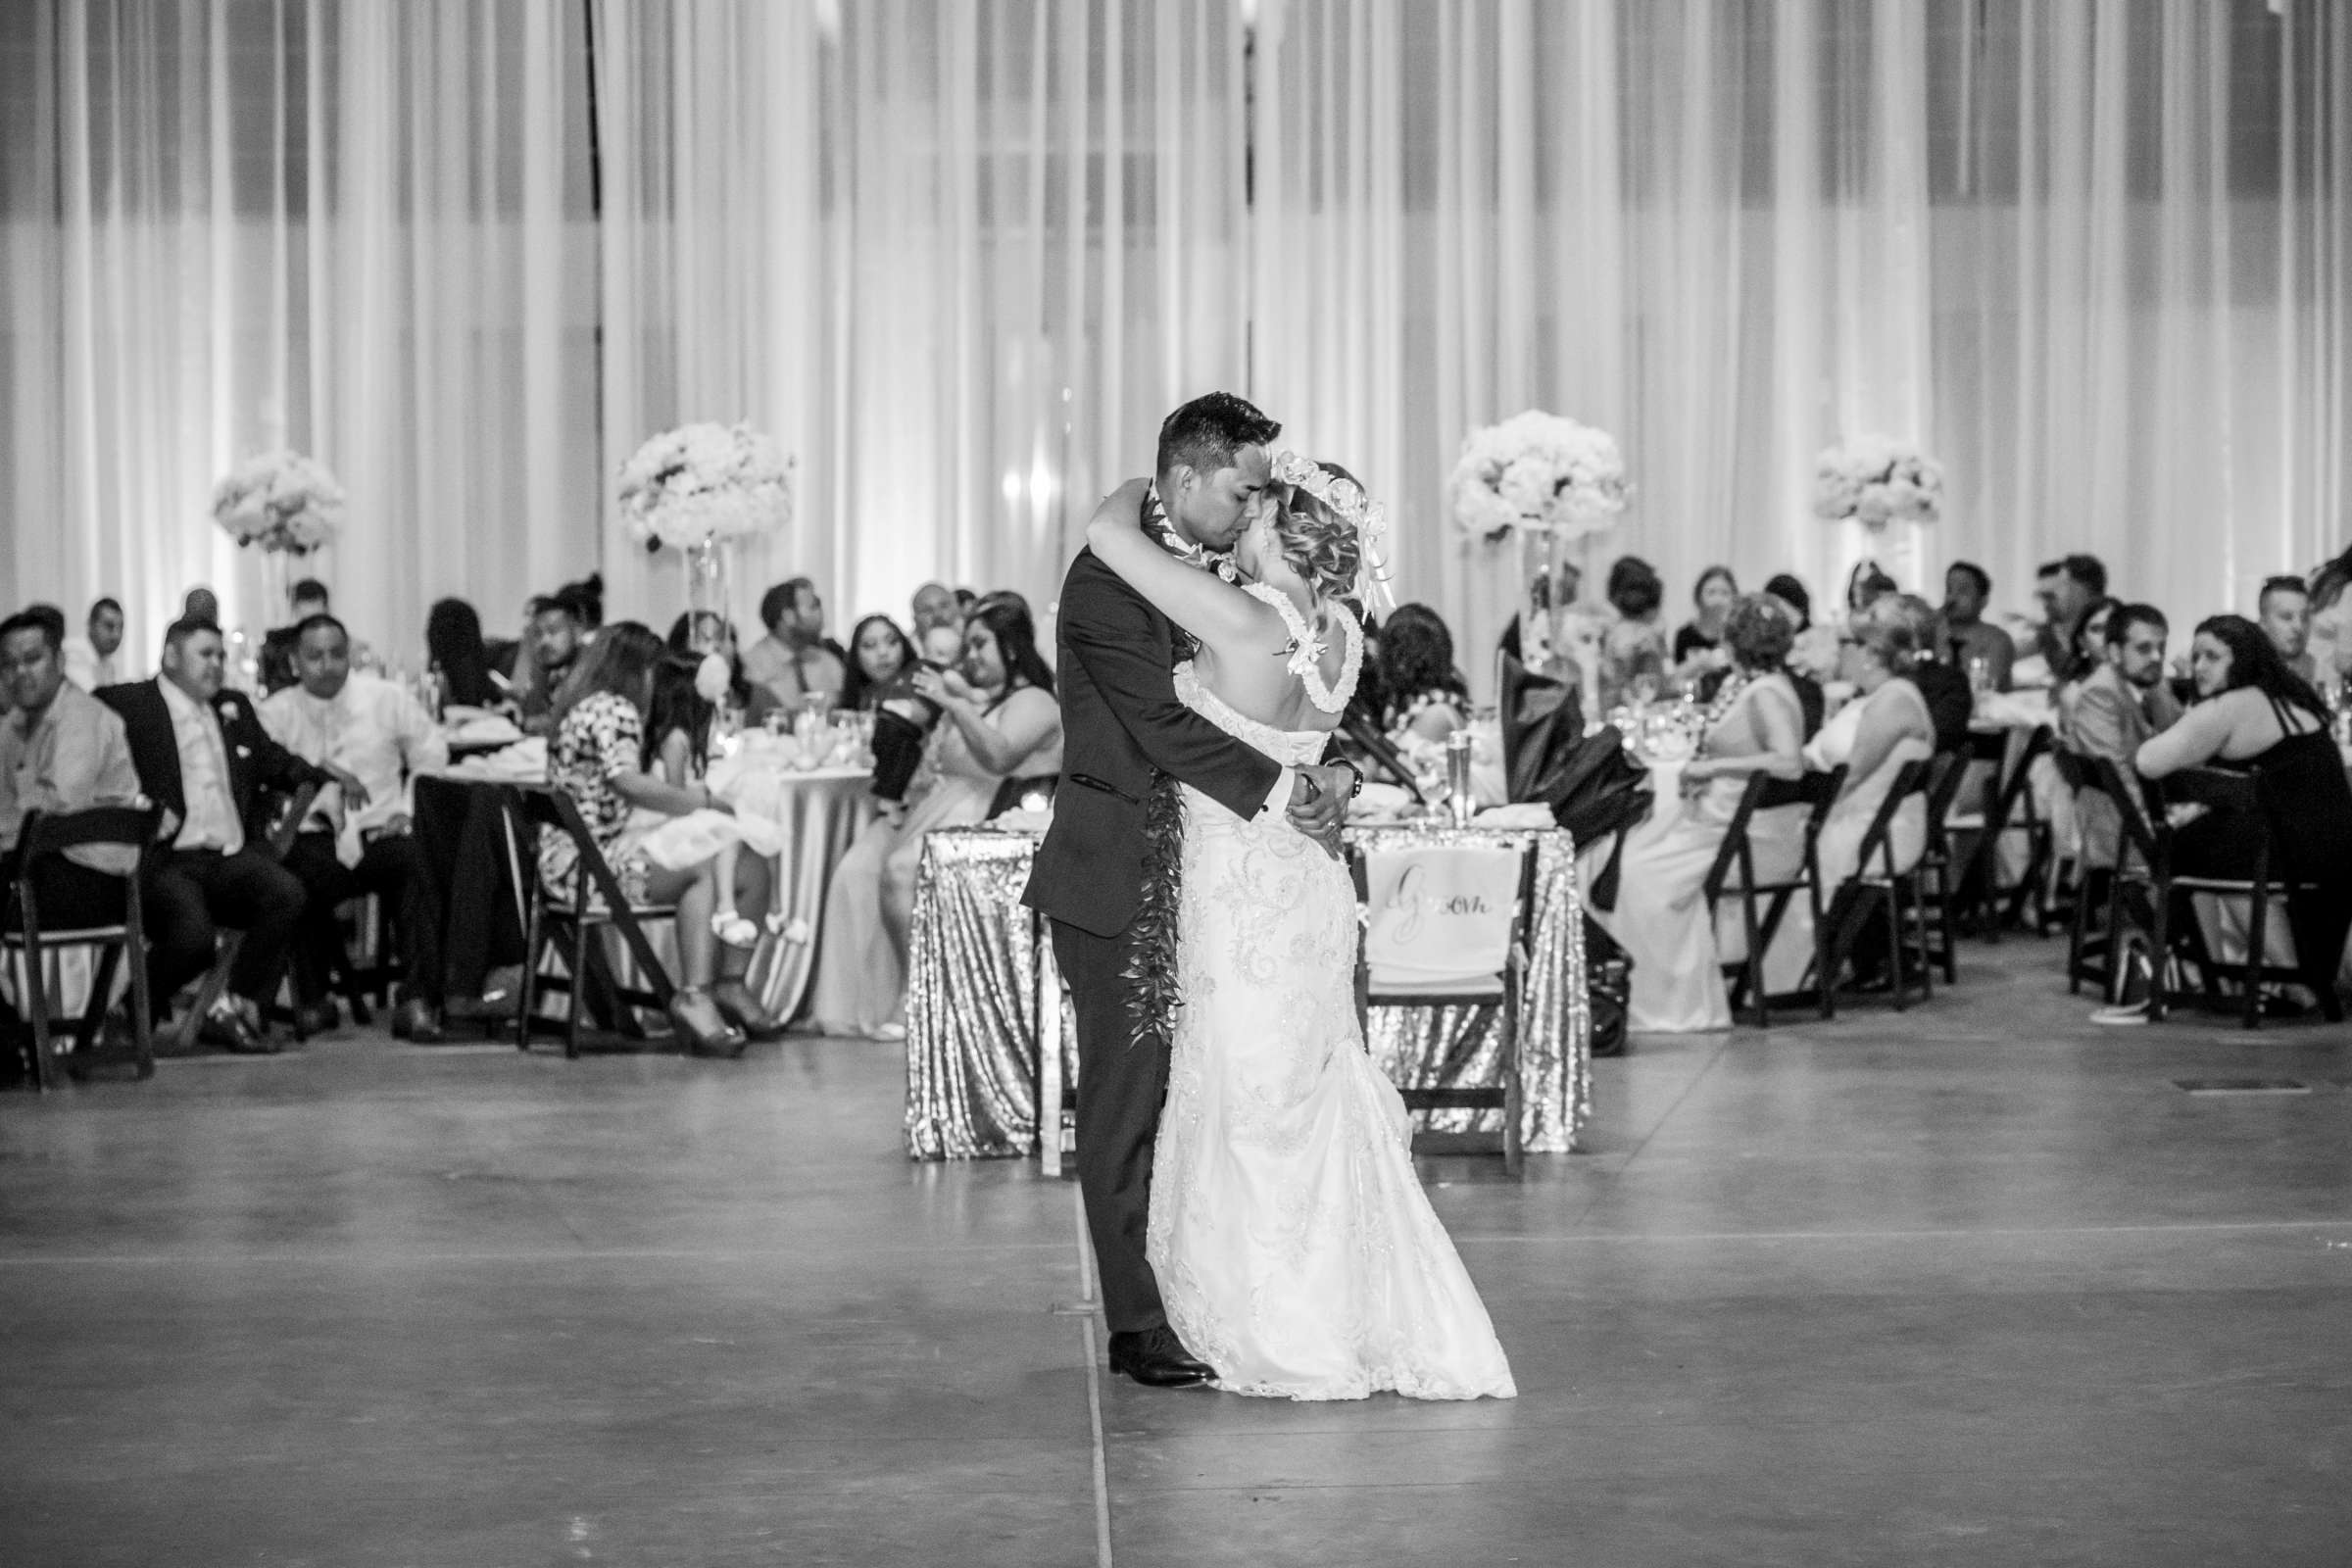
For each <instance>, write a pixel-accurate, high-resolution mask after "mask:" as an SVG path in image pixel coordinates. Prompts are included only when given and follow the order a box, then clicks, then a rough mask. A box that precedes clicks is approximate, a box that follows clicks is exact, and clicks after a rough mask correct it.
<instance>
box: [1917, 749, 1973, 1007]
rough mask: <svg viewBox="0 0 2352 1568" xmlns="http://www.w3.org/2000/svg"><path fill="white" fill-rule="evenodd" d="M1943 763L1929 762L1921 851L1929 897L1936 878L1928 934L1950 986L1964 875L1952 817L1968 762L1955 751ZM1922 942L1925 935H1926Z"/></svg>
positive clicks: (1956, 976) (1956, 969)
mask: <svg viewBox="0 0 2352 1568" xmlns="http://www.w3.org/2000/svg"><path fill="white" fill-rule="evenodd" d="M1941 761H1942V763H1943V765H1942V766H1941V767H1937V766H1936V764H1935V763H1934V762H1931V763H1930V764H1929V766H1930V768H1931V773H1930V776H1929V779H1928V837H1927V846H1926V848H1925V849H1923V850H1921V851H1920V856H1919V879H1920V891H1921V894H1922V896H1923V897H1925V896H1927V882H1928V880H1929V879H1930V878H1931V877H1932V878H1934V879H1935V883H1936V890H1935V894H1934V898H1935V901H1936V925H1935V927H1934V928H1933V930H1932V931H1930V932H1929V933H1928V935H1932V936H1933V937H1934V938H1935V939H1936V954H1935V956H1936V959H1937V960H1938V961H1940V962H1941V963H1942V964H1943V978H1944V983H1945V984H1947V985H1958V984H1959V983H1960V919H1959V906H1960V899H1961V895H1962V889H1963V882H1964V878H1963V876H1962V874H1961V871H1960V867H1959V864H1958V862H1957V861H1956V860H1955V859H1954V858H1953V856H1952V837H1951V829H1950V820H1951V812H1952V805H1953V803H1954V802H1955V801H1957V800H1958V799H1959V797H1960V785H1961V781H1962V780H1963V778H1965V776H1966V775H1967V772H1968V765H1967V763H1966V762H1965V761H1964V760H1962V759H1961V758H1960V757H1958V756H1957V755H1955V754H1953V753H1949V752H1947V753H1945V754H1944V755H1943V757H1942V758H1941ZM1922 940H1923V941H1924V940H1925V938H1924V937H1923V939H1922Z"/></svg>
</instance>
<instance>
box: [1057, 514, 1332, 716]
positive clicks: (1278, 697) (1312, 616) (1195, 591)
mask: <svg viewBox="0 0 2352 1568" xmlns="http://www.w3.org/2000/svg"><path fill="white" fill-rule="evenodd" d="M1148 491H1149V486H1148V485H1146V484H1145V483H1144V482H1143V481H1142V480H1133V481H1130V482H1129V483H1127V484H1125V485H1122V486H1120V487H1119V488H1118V489H1117V490H1114V491H1112V492H1111V493H1110V495H1109V496H1107V497H1105V498H1104V500H1103V505H1102V506H1101V507H1100V508H1098V509H1097V510H1096V513H1095V516H1096V519H1097V520H1096V522H1095V524H1094V525H1093V526H1091V527H1090V528H1089V529H1088V538H1089V540H1090V541H1091V542H1092V544H1093V547H1094V551H1095V554H1096V555H1097V556H1098V557H1099V558H1100V559H1101V560H1102V562H1103V564H1104V565H1106V566H1108V567H1110V569H1111V570H1113V571H1115V572H1117V573H1118V574H1119V575H1120V576H1121V577H1123V578H1125V579H1126V581H1127V582H1128V583H1129V584H1131V585H1132V586H1133V587H1134V588H1135V590H1136V591H1137V592H1138V593H1141V594H1142V595H1143V596H1144V597H1145V598H1146V599H1148V600H1150V601H1151V602H1152V605H1153V607H1154V608H1156V609H1157V610H1158V611H1159V612H1160V613H1162V614H1164V615H1166V616H1167V617H1168V618H1169V619H1170V620H1172V621H1174V622H1175V623H1176V624H1177V625H1179V626H1182V627H1183V628H1184V629H1185V630H1186V631H1188V632H1190V633H1192V635H1193V637H1194V639H1195V640H1196V641H1197V642H1198V643H1199V644H1200V652H1199V653H1198V654H1197V655H1196V656H1195V658H1194V661H1193V672H1194V674H1195V675H1196V676H1198V677H1199V678H1200V681H1201V685H1203V686H1205V687H1207V688H1208V689H1209V690H1210V691H1211V692H1213V693H1215V694H1216V696H1217V697H1218V698H1219V699H1220V700H1222V701H1223V702H1224V703H1225V704H1226V706H1228V707H1230V708H1231V709H1233V711H1235V712H1237V713H1240V714H1241V715H1242V716H1244V717H1245V718H1250V719H1254V720H1255V721H1257V722H1258V723H1260V724H1269V725H1272V726H1273V727H1274V728H1276V729H1280V730H1288V731H1291V732H1293V733H1299V732H1303V731H1309V730H1332V729H1337V728H1338V727H1339V722H1340V714H1341V712H1342V711H1345V710H1346V707H1347V695H1348V692H1350V691H1352V690H1353V689H1354V685H1355V674H1356V668H1357V666H1358V665H1359V664H1360V662H1361V660H1362V639H1363V632H1362V629H1361V628H1360V627H1359V626H1358V625H1357V624H1356V622H1355V617H1354V616H1353V615H1351V614H1349V613H1348V609H1347V607H1346V606H1344V605H1339V604H1335V603H1333V602H1331V601H1329V600H1320V599H1311V596H1309V597H1310V602H1309V603H1308V604H1307V605H1304V606H1301V605H1300V604H1299V601H1298V599H1296V598H1291V597H1288V596H1285V595H1284V594H1283V592H1282V591H1281V590H1280V589H1276V588H1273V587H1270V586H1268V585H1266V584H1263V583H1256V584H1249V585H1239V584H1235V583H1229V582H1226V581H1224V580H1223V579H1222V578H1220V577H1218V576H1217V575H1216V574H1215V573H1213V572H1210V571H1206V570H1203V569H1202V568H1201V567H1199V566H1196V565H1191V564H1186V563H1184V562H1182V561H1179V560H1177V559H1176V558H1175V557H1173V556H1171V555H1169V554H1168V553H1167V552H1166V551H1165V550H1163V549H1161V548H1160V547H1159V546H1158V545H1157V544H1155V543H1153V542H1152V540H1151V539H1150V538H1149V537H1147V536H1146V535H1145V533H1144V532H1143V529H1142V527H1141V522H1142V516H1143V507H1144V498H1145V495H1146V494H1147V493H1148ZM1273 600H1280V601H1281V602H1282V605H1287V606H1288V608H1289V609H1290V610H1291V612H1292V613H1293V614H1294V615H1296V616H1297V622H1296V624H1294V623H1293V621H1292V620H1291V619H1290V618H1289V617H1286V616H1285V615H1284V613H1283V609H1282V607H1281V606H1279V605H1277V604H1275V603H1272V602H1270V601H1273ZM1300 631H1303V632H1304V633H1305V634H1306V635H1305V637H1304V638H1303V639H1301V638H1300V636H1299V632H1300ZM1302 640H1303V641H1304V643H1305V644H1306V645H1307V646H1309V647H1313V646H1314V645H1317V644H1319V645H1320V646H1321V652H1320V653H1319V654H1318V655H1317V656H1316V657H1315V659H1314V661H1313V662H1312V665H1311V666H1310V667H1311V668H1312V670H1313V675H1314V684H1315V685H1316V686H1317V687H1319V688H1320V690H1321V691H1322V693H1323V694H1324V696H1325V699H1326V701H1332V700H1333V699H1334V698H1335V697H1336V699H1337V700H1336V703H1335V704H1334V706H1333V707H1332V708H1331V709H1329V710H1327V709H1325V708H1322V707H1318V706H1317V705H1316V703H1315V700H1314V695H1313V694H1312V693H1311V692H1310V691H1309V688H1308V677H1307V675H1306V674H1305V672H1304V671H1303V670H1301V669H1299V668H1295V667H1294V662H1295V661H1296V660H1297V656H1298V654H1299V650H1300V644H1301V641H1302ZM1343 683H1345V688H1346V689H1345V690H1343V689H1342V687H1343Z"/></svg>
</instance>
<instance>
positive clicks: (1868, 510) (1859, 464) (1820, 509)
mask: <svg viewBox="0 0 2352 1568" xmlns="http://www.w3.org/2000/svg"><path fill="white" fill-rule="evenodd" d="M1813 515H1815V516H1817V517H1821V518H1823V519H1824V520H1826V521H1829V522H1843V521H1845V520H1846V519H1847V518H1849V517H1850V518H1852V519H1853V520H1854V521H1856V522H1859V523H1860V524H1862V526H1863V527H1865V528H1868V529H1870V530H1871V531H1872V532H1873V533H1876V532H1878V531H1879V530H1880V529H1882V528H1885V527H1886V526H1887V524H1888V523H1890V522H1919V523H1929V522H1934V521H1935V520H1936V518H1937V517H1939V516H1941V515H1943V469H1942V468H1941V467H1940V466H1938V465H1937V464H1936V460H1935V459H1933V458H1931V457H1928V456H1927V455H1926V454H1924V453H1922V452H1920V451H1918V450H1917V449H1916V448H1913V447H1908V446H1905V445H1904V444H1902V443H1901V442H1899V441H1892V440H1888V439H1887V437H1885V436H1878V435H1865V436H1856V437H1854V438H1853V439H1851V440H1848V441H1845V442H1843V443H1841V444H1839V445H1838V446H1834V447H1830V448H1828V449H1827V450H1825V451H1824V452H1823V453H1822V455H1821V462H1820V466H1819V468H1818V470H1817V473H1816V477H1815V482H1814V490H1813Z"/></svg>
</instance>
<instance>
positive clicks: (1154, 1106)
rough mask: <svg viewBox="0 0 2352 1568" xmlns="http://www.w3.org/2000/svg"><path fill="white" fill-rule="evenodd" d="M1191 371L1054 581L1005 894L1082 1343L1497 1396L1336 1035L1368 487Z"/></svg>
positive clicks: (1365, 1078)
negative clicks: (1294, 447) (1059, 1031)
mask: <svg viewBox="0 0 2352 1568" xmlns="http://www.w3.org/2000/svg"><path fill="white" fill-rule="evenodd" d="M1280 433H1281V426H1280V425H1278V424H1276V423H1275V422H1274V421H1273V420H1271V419H1269V418H1267V417H1265V416H1264V415H1263V414H1261V413H1259V412H1258V411H1257V410H1256V409H1255V408H1252V407H1251V406H1250V404H1248V403H1247V402H1244V401H1243V400H1242V399H1240V398H1237V397H1234V396H1231V395H1230V394H1227V393H1211V394H1210V395H1208V396H1206V397H1203V398H1199V399H1196V400H1195V401H1193V402H1191V403H1188V404H1186V405H1185V406H1184V407H1183V408H1180V409H1178V410H1177V411H1176V412H1175V413H1174V414H1172V415H1170V416H1169V417H1168V418H1167V420H1166V422H1165V423H1163V424H1162V425H1161V426H1160V433H1159V449H1158V453H1157V464H1156V467H1157V477H1156V480H1154V481H1152V482H1147V481H1144V480H1141V479H1138V480H1133V481H1131V482H1129V483H1128V484H1126V485H1124V486H1122V487H1121V488H1120V489H1118V490H1117V491H1115V492H1113V493H1112V494H1111V495H1110V496H1109V497H1108V498H1107V499H1105V500H1104V501H1103V505H1102V507H1101V509H1100V510H1098V511H1097V513H1096V514H1095V517H1094V521H1093V522H1092V523H1091V524H1090V526H1089V527H1088V530H1087V538H1088V548H1087V549H1086V550H1085V551H1082V552H1081V553H1080V554H1079V556H1078V559H1077V560H1076V561H1075V562H1073V563H1072V564H1071V566H1070V571H1069V576H1068V578H1067V580H1066V581H1065V582H1064V583H1063V585H1062V592H1061V604H1060V616H1059V619H1060V631H1059V639H1058V641H1059V652H1060V658H1059V661H1058V663H1057V668H1056V674H1057V678H1058V680H1059V683H1060V687H1061V692H1060V696H1061V706H1062V732H1063V746H1064V760H1063V764H1062V786H1061V789H1060V791H1059V792H1058V798H1057V799H1056V801H1055V804H1054V826H1053V828H1052V830H1051V831H1050V832H1049V833H1048V834H1047V835H1046V839H1045V842H1044V844H1043V845H1041V846H1040V848H1039V850H1038V854H1037V860H1036V866H1035V869H1034V870H1033V872H1032V873H1031V876H1030V881H1029V887H1028V891H1027V893H1026V894H1025V895H1024V900H1025V902H1026V903H1027V904H1028V905H1029V906H1030V907H1033V908H1036V909H1038V910H1040V911H1042V912H1043V913H1045V914H1046V915H1048V916H1049V917H1050V918H1051V920H1052V923H1053V939H1054V956H1055V958H1056V959H1057V960H1058V962H1059V963H1060V966H1061V973H1062V977H1063V979H1064V980H1066V981H1067V982H1068V984H1069V988H1070V999H1071V1002H1072V1005H1073V1006H1074V1008H1075V1011H1076V1020H1077V1029H1078V1054H1079V1071H1078V1152H1077V1165H1078V1179H1079V1183H1080V1186H1081V1188H1082V1190H1083V1192H1084V1195H1085V1199H1086V1214H1087V1226H1088V1229H1089V1231H1090V1232H1091V1234H1092V1236H1093V1238H1094V1246H1095V1255H1096V1259H1097V1262H1098V1264H1099V1266H1100V1271H1101V1275H1102V1289H1103V1312H1104V1316H1105V1318H1106V1319H1107V1323H1108V1327H1109V1329H1110V1365H1111V1369H1112V1370H1113V1371H1114V1372H1123V1373H1126V1374H1127V1375H1128V1376H1130V1377H1133V1378H1134V1379H1135V1380H1136V1381H1137V1382H1139V1383H1144V1384H1148V1385H1151V1386H1154V1387H1163V1388H1165V1387H1182V1386H1185V1385H1190V1384H1198V1383H1207V1382H1214V1383H1215V1384H1216V1385H1217V1386H1218V1387H1220V1388H1224V1389H1229V1390H1232V1391H1234V1392H1237V1393H1243V1394H1254V1395H1268V1396H1279V1397H1289V1398H1295V1399H1349V1398H1361V1397H1365V1396H1367V1395H1370V1394H1373V1393H1376V1392H1379V1391H1381V1390H1388V1389H1393V1390H1395V1391H1397V1393H1399V1394H1403V1395H1408V1396H1411V1397H1419V1398H1476V1397H1480V1396H1483V1395H1493V1396H1496V1397H1510V1396H1511V1395H1512V1394H1514V1393H1515V1392H1516V1391H1515V1389H1514V1388H1513V1385H1512V1382H1511V1373H1510V1367H1509V1364H1508V1362H1507V1361H1506V1360H1505V1359H1504V1356H1503V1353H1502V1348H1501V1347H1500V1345H1498V1344H1497V1343H1496V1342H1495V1331H1494V1328H1493V1326H1492V1325H1491V1324H1490V1323H1489V1321H1488V1318H1487V1312H1486V1308H1485V1306H1484V1305H1483V1304H1481V1302H1480V1300H1479V1298H1478V1292H1477V1290H1476V1288H1475V1287H1473V1286H1472V1284H1471V1283H1470V1277H1469V1275H1468V1273H1467V1272H1466V1271H1465V1270H1464V1269H1463V1267H1462V1264H1461V1260H1460V1258H1459V1257H1457V1256H1456V1255H1455V1252H1454V1250H1453V1244H1452V1242H1451V1241H1450V1240H1449V1239H1448V1238H1447V1237H1446V1232H1445V1229H1444V1227H1443V1226H1442V1225H1440V1223H1439V1222H1438V1217H1437V1215H1436V1213H1435V1212H1434V1211H1433V1210H1432V1209H1431V1208H1430V1205H1429V1201H1428V1199H1427V1197H1426V1196H1424V1194H1423V1193H1422V1191H1421V1186H1420V1182H1419V1179H1418V1178H1417V1177H1416V1176H1415V1174H1414V1171H1413V1165H1412V1159H1411V1151H1410V1145H1409V1136H1408V1128H1407V1124H1406V1118H1405V1111H1404V1106H1403V1103H1402V1101H1401V1100H1400V1099H1399V1098H1398V1096H1397V1091H1396V1090H1395V1088H1393V1087H1392V1086H1391V1085H1390V1084H1389V1082H1388V1081H1387V1079H1386V1078H1384V1077H1383V1076H1382V1075H1381V1074H1380V1072H1379V1070H1378V1069H1377V1068H1376V1067H1374V1066H1373V1064H1372V1061H1371V1058H1370V1057H1369V1056H1368V1055H1367V1054H1365V1051H1364V1042H1363V1035H1362V1031H1361V1028H1360V1026H1359V1024H1358V1021H1357V1016H1356V1010H1355V996H1354V972H1355V942H1356V906H1355V891H1354V885H1353V881H1352V879H1351V878H1350V876H1349V874H1348V868H1347V865H1346V863H1345V860H1344V858H1343V857H1342V852H1341V849H1340V836H1339V835H1340V825H1341V820H1342V817H1343V816H1344V814H1345V809H1346V806H1347V801H1348V797H1349V796H1350V795H1351V794H1352V793H1353V790H1354V787H1355V783H1356V779H1355V775H1354V773H1353V770H1352V769H1351V768H1348V766H1346V765H1345V764H1343V765H1340V766H1323V765H1320V763H1319V759H1320V758H1321V757H1322V755H1323V752H1324V748H1325V744H1326V742H1327V741H1328V740H1329V738H1330V734H1331V731H1332V730H1333V729H1334V728H1335V727H1336V726H1337V725H1338V723H1339V720H1340V715H1341V712H1342V711H1344V710H1345V709H1346V708H1347V706H1348V696H1349V695H1350V693H1351V692H1352V691H1353V690H1354V686H1355V680H1356V675H1357V671H1358V668H1359V666H1360V664H1361V662H1362V657H1363V630H1362V628H1361V627H1360V626H1359V625H1358V624H1357V622H1356V620H1355V617H1354V616H1353V615H1352V614H1351V613H1349V612H1348V607H1347V605H1346V604H1344V603H1343V602H1342V600H1343V596H1346V595H1348V594H1350V593H1352V592H1353V591H1354V590H1355V588H1356V585H1357V581H1358V576H1359V573H1360V572H1362V571H1363V570H1364V569H1365V564H1366V559H1367V547H1366V542H1365V538H1364V535H1365V533H1366V531H1367V525H1369V524H1373V523H1375V522H1376V520H1377V512H1376V510H1375V509H1373V508H1372V507H1371V506H1370V504H1369V503H1368V502H1367V500H1366V498H1365V496H1364V494H1363V491H1362V489H1361V487H1360V486H1358V485H1357V484H1356V483H1355V482H1354V480H1353V479H1352V478H1351V477H1349V476H1348V474H1346V473H1345V472H1344V471H1342V470H1341V469H1339V468H1337V467H1336V466H1332V465H1330V464H1320V463H1316V462H1313V461H1310V460H1307V459H1303V458H1300V457H1299V456H1297V455H1296V454H1293V453H1289V452H1276V451H1274V450H1273V449H1272V444H1273V442H1274V440H1275V438H1276V437H1277V436H1278V435H1279V434H1280Z"/></svg>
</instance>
